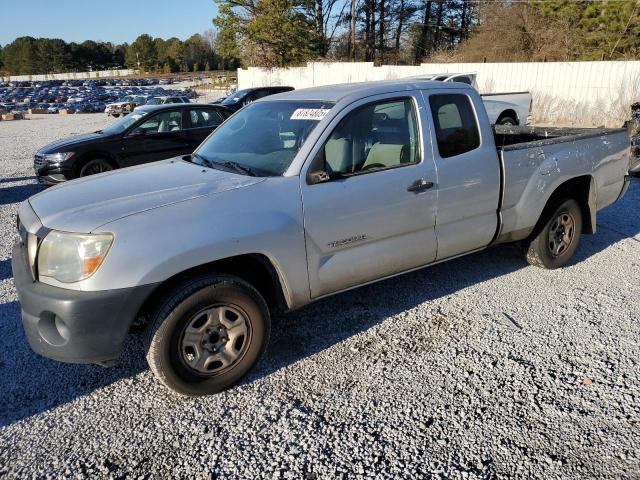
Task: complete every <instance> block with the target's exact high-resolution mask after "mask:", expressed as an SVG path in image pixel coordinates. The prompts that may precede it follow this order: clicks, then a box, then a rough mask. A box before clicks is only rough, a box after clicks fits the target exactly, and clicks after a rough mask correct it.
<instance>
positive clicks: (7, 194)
mask: <svg viewBox="0 0 640 480" xmlns="http://www.w3.org/2000/svg"><path fill="white" fill-rule="evenodd" d="M43 189H44V187H43V186H42V185H39V184H37V183H29V184H27V185H16V186H14V187H2V188H0V205H9V204H11V203H19V202H22V201H24V200H26V199H27V198H29V197H30V196H32V195H35V194H36V193H38V192H41V191H42V190H43Z"/></svg>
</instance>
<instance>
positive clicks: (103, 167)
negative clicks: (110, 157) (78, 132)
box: [79, 158, 113, 177]
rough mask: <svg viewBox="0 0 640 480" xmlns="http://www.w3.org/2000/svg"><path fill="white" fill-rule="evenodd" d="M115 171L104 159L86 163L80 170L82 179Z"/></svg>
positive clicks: (95, 159)
mask: <svg viewBox="0 0 640 480" xmlns="http://www.w3.org/2000/svg"><path fill="white" fill-rule="evenodd" d="M111 170H113V166H112V165H111V164H110V163H109V162H107V161H106V160H105V159H104V158H94V159H93V160H89V161H88V162H87V163H85V164H84V165H83V166H82V168H81V169H80V175H79V176H80V177H87V176H89V175H95V174H97V173H104V172H109V171H111Z"/></svg>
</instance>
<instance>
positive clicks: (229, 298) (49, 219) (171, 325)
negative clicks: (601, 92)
mask: <svg viewBox="0 0 640 480" xmlns="http://www.w3.org/2000/svg"><path fill="white" fill-rule="evenodd" d="M629 149H630V144H629V137H628V134H627V132H626V131H625V130H624V129H592V130H589V129H559V128H557V129H541V128H535V127H509V128H506V127H496V128H495V129H494V128H492V127H491V125H490V123H489V121H488V119H487V114H486V112H485V109H484V106H483V103H482V99H481V97H480V95H478V93H477V92H476V91H475V90H474V89H473V88H472V87H471V86H469V85H465V84H463V83H458V82H451V83H442V82H431V81H414V80H407V81H393V82H379V83H373V84H363V83H360V84H347V85H334V86H327V87H318V88H311V89H306V90H295V91H290V92H286V93H282V94H278V95H274V96H269V97H266V98H264V99H260V100H258V101H256V102H254V103H251V104H249V105H248V106H246V107H245V108H243V109H241V110H240V111H239V112H237V113H236V114H234V115H233V116H231V117H229V118H228V119H227V120H226V121H225V122H224V123H223V124H222V125H221V126H220V127H218V129H217V130H215V131H214V132H213V133H212V134H211V135H210V136H209V137H208V138H207V139H206V140H204V141H203V143H202V144H201V145H200V146H199V147H198V148H197V149H196V150H195V152H194V153H193V154H192V155H189V156H184V157H177V158H172V159H167V160H163V161H161V162H157V163H153V164H147V165H142V166H137V167H132V168H127V169H122V170H114V171H111V172H108V173H102V174H99V175H95V176H92V177H87V178H81V179H78V180H73V181H71V182H68V183H66V184H62V185H58V186H55V187H53V188H51V189H48V190H47V191H44V192H42V193H39V194H37V195H35V196H33V197H31V198H30V199H28V200H27V201H25V202H23V203H22V204H21V205H20V207H19V212H18V222H17V223H18V225H17V226H18V231H19V237H20V238H19V241H18V242H17V243H16V245H15V247H14V250H13V259H12V265H13V273H14V280H15V285H16V288H17V290H18V294H19V299H20V303H21V308H22V320H23V325H24V330H25V333H26V337H27V339H28V341H29V343H30V345H31V347H32V348H33V350H35V351H36V352H38V353H39V354H41V355H44V356H46V357H50V358H53V359H56V360H61V361H65V362H90V363H97V364H102V365H111V364H113V362H115V361H116V360H117V358H118V356H119V353H120V350H121V346H122V343H123V340H124V338H125V336H126V335H127V333H128V332H129V331H130V330H131V329H132V327H135V328H136V329H140V328H145V329H146V330H145V332H146V333H145V335H146V340H145V345H146V347H145V352H144V353H145V355H146V358H147V361H148V363H149V366H150V368H151V370H152V371H153V373H154V374H155V375H156V376H157V378H158V379H159V380H160V381H161V382H163V383H164V384H165V385H167V386H168V387H170V388H171V389H173V390H175V391H177V392H180V393H182V394H186V395H205V394H211V393H214V392H218V391H220V390H222V389H224V388H226V387H228V386H230V385H232V384H234V383H236V382H237V381H238V380H240V379H241V378H242V377H243V376H244V375H245V374H246V373H247V371H248V370H249V369H250V368H251V367H252V366H253V365H254V364H255V363H256V362H257V361H258V360H259V358H260V357H261V355H262V354H263V352H264V350H265V347H266V345H267V342H268V338H269V330H270V319H271V316H272V314H273V313H274V312H282V311H289V310H294V309H297V308H300V307H302V306H304V305H306V304H308V303H310V302H313V301H315V300H318V299H321V298H324V297H327V296H329V295H334V294H336V293H338V292H344V291H345V290H349V289H352V288H355V287H358V286H360V285H364V284H367V283H370V282H374V281H377V280H381V279H385V278H389V277H392V276H394V275H399V274H402V273H403V272H408V271H411V270H415V269H418V268H422V267H425V266H428V265H433V264H436V263H438V262H443V261H445V260H448V259H451V258H455V257H459V256H461V255H466V254H469V253H472V252H477V251H479V250H482V249H485V248H487V247H489V246H492V245H496V244H500V243H504V242H521V243H522V244H523V245H524V251H525V257H526V259H527V260H528V262H529V263H530V264H532V265H535V266H538V267H542V268H549V269H551V268H557V267H561V266H563V265H565V264H566V263H567V262H568V261H569V260H570V258H571V257H572V255H573V254H574V252H575V251H576V248H577V247H578V242H579V240H580V236H581V234H591V233H594V232H595V231H596V219H597V212H598V210H600V209H602V208H604V207H606V206H607V205H610V204H611V203H613V202H615V201H616V200H617V199H618V198H620V197H621V196H622V195H623V194H624V192H625V189H626V188H627V187H628V183H629V180H628V176H627V174H628V168H629Z"/></svg>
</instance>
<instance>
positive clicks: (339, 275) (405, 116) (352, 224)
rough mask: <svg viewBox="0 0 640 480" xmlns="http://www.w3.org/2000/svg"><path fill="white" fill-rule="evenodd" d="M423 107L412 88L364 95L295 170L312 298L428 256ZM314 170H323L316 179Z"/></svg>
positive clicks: (430, 194)
mask: <svg viewBox="0 0 640 480" xmlns="http://www.w3.org/2000/svg"><path fill="white" fill-rule="evenodd" d="M422 107H423V99H422V97H421V95H420V93H419V92H406V93H405V92H403V93H402V94H401V95H398V94H394V95H388V94H387V95H381V96H378V97H373V98H372V97H369V98H368V99H366V100H362V101H359V102H357V103H356V104H354V105H353V106H350V107H349V110H348V111H345V112H344V113H343V114H342V115H339V116H338V117H336V118H335V119H334V121H333V122H332V123H331V125H330V126H329V128H327V130H326V131H325V132H324V134H323V135H322V137H321V138H320V141H319V142H318V145H316V148H315V149H314V151H313V152H312V155H313V156H314V157H313V158H314V161H313V162H311V164H310V165H309V167H308V169H307V170H305V169H303V174H302V176H301V183H302V195H303V206H304V207H303V208H304V222H305V241H306V245H307V259H308V268H309V282H310V288H311V297H312V298H317V297H320V296H323V295H326V294H329V293H332V292H336V291H339V290H342V289H346V288H349V287H352V286H355V285H359V284H362V283H365V282H369V281H372V280H376V279H378V278H381V277H385V276H389V275H393V274H395V273H399V272H402V271H406V270H410V269H412V268H416V267H419V266H422V265H425V264H427V263H429V262H432V261H433V260H434V259H435V256H436V237H435V232H434V227H435V205H436V193H435V192H436V189H435V188H434V187H435V184H434V183H433V182H434V180H435V168H434V163H433V158H432V155H431V152H430V149H428V148H426V146H425V142H424V138H427V139H429V138H430V133H429V128H428V123H427V121H425V119H424V118H421V114H420V113H419V112H421V113H422V114H423V113H424V108H422ZM421 126H422V128H421ZM424 128H426V131H423V129H424ZM427 145H428V144H427ZM317 171H321V172H324V173H325V174H326V177H324V178H323V179H321V180H319V181H317V182H316V180H314V178H313V174H314V173H316V172H317ZM308 174H310V175H308Z"/></svg>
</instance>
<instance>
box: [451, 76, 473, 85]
mask: <svg viewBox="0 0 640 480" xmlns="http://www.w3.org/2000/svg"><path fill="white" fill-rule="evenodd" d="M453 81H454V82H460V83H466V84H467V85H471V79H470V78H469V77H465V76H462V77H453Z"/></svg>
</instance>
